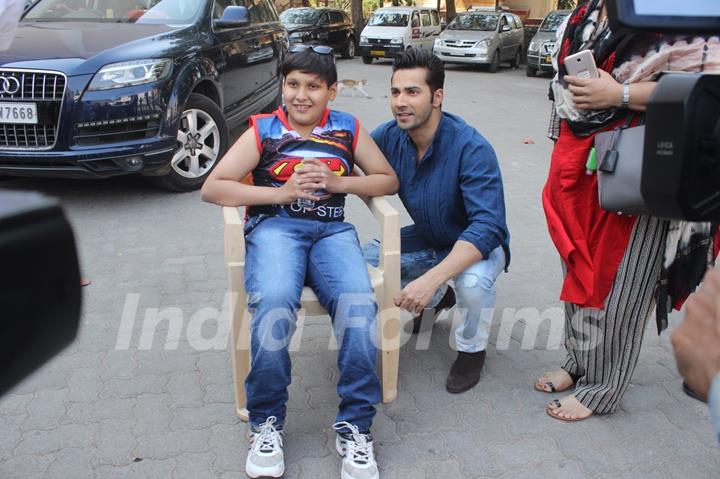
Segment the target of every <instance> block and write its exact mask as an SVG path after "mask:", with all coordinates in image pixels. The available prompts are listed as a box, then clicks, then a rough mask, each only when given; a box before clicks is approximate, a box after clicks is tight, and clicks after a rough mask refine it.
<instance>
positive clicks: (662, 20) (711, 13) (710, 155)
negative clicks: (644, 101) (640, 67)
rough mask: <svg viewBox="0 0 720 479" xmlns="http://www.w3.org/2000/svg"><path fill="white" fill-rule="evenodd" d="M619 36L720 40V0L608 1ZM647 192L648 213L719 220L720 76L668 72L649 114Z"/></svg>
mask: <svg viewBox="0 0 720 479" xmlns="http://www.w3.org/2000/svg"><path fill="white" fill-rule="evenodd" d="M607 7H608V17H609V19H610V26H611V28H612V29H613V31H615V32H622V31H625V32H627V31H630V32H649V33H658V32H662V33H686V34H690V33H693V34H720V1H718V0H681V1H678V0H608V1H607ZM645 124H646V130H645V131H646V133H645V147H644V158H643V171H642V183H641V185H642V186H641V191H642V196H643V199H644V201H645V204H646V206H647V208H648V209H649V211H650V212H651V213H652V214H653V215H655V216H659V217H663V218H673V219H684V220H688V221H719V220H720V75H703V74H687V73H669V74H667V75H664V76H662V77H661V78H660V80H659V81H658V86H657V88H656V89H655V91H654V93H653V95H652V97H651V98H650V102H649V103H648V107H647V112H646V122H645Z"/></svg>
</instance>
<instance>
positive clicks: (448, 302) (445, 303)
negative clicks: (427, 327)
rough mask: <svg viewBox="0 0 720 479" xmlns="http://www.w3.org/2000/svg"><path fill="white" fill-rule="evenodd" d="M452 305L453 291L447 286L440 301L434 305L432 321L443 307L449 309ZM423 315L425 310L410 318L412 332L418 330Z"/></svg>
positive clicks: (415, 332) (453, 303) (453, 304)
mask: <svg viewBox="0 0 720 479" xmlns="http://www.w3.org/2000/svg"><path fill="white" fill-rule="evenodd" d="M453 306H455V291H453V289H452V288H451V287H450V286H448V288H447V290H446V291H445V296H443V297H442V299H441V300H440V302H439V303H438V304H437V306H435V308H434V309H433V316H432V321H433V323H434V322H435V320H436V319H437V316H438V314H440V313H441V312H442V311H443V310H445V309H450V308H452V307H453ZM426 311H427V310H426ZM424 317H425V312H423V314H421V315H419V316H415V317H414V318H413V320H412V325H413V326H412V333H413V334H417V333H419V332H420V328H421V327H422V323H423V318H424Z"/></svg>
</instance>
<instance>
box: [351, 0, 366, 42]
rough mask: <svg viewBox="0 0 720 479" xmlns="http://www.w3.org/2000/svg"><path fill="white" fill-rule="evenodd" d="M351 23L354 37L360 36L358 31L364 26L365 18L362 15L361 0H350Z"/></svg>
mask: <svg viewBox="0 0 720 479" xmlns="http://www.w3.org/2000/svg"><path fill="white" fill-rule="evenodd" d="M350 10H351V16H352V21H353V25H354V26H355V38H357V39H359V38H360V33H361V32H362V29H363V27H364V26H365V18H364V17H363V0H352V5H351V7H350Z"/></svg>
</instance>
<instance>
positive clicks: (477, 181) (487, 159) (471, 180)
mask: <svg viewBox="0 0 720 479" xmlns="http://www.w3.org/2000/svg"><path fill="white" fill-rule="evenodd" d="M461 154H462V161H463V164H462V167H461V169H460V170H461V176H460V190H461V192H462V196H463V202H464V204H465V210H466V212H467V214H468V219H469V221H470V224H469V225H468V226H467V228H465V230H464V231H463V232H462V234H461V235H460V237H459V238H458V239H460V240H463V241H467V242H468V243H471V244H473V245H474V246H475V247H476V248H477V249H478V250H479V251H480V252H481V253H482V255H483V257H484V258H487V257H488V256H490V253H491V252H492V251H493V250H494V249H495V248H497V247H498V246H500V245H502V244H504V243H506V242H507V237H506V236H507V230H506V227H505V194H504V191H503V183H502V175H501V174H500V167H499V166H498V161H497V157H496V156H495V151H494V150H493V149H492V147H491V146H490V145H489V144H488V143H487V142H486V141H484V140H482V141H478V142H472V143H470V144H468V146H466V147H465V149H464V151H462V153H461Z"/></svg>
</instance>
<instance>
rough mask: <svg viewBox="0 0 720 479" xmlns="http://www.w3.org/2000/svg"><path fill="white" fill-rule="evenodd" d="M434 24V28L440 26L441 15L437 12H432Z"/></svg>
mask: <svg viewBox="0 0 720 479" xmlns="http://www.w3.org/2000/svg"><path fill="white" fill-rule="evenodd" d="M431 13H432V24H433V26H434V27H436V26H438V25H440V15H438V12H437V10H433V11H432V12H431Z"/></svg>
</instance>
